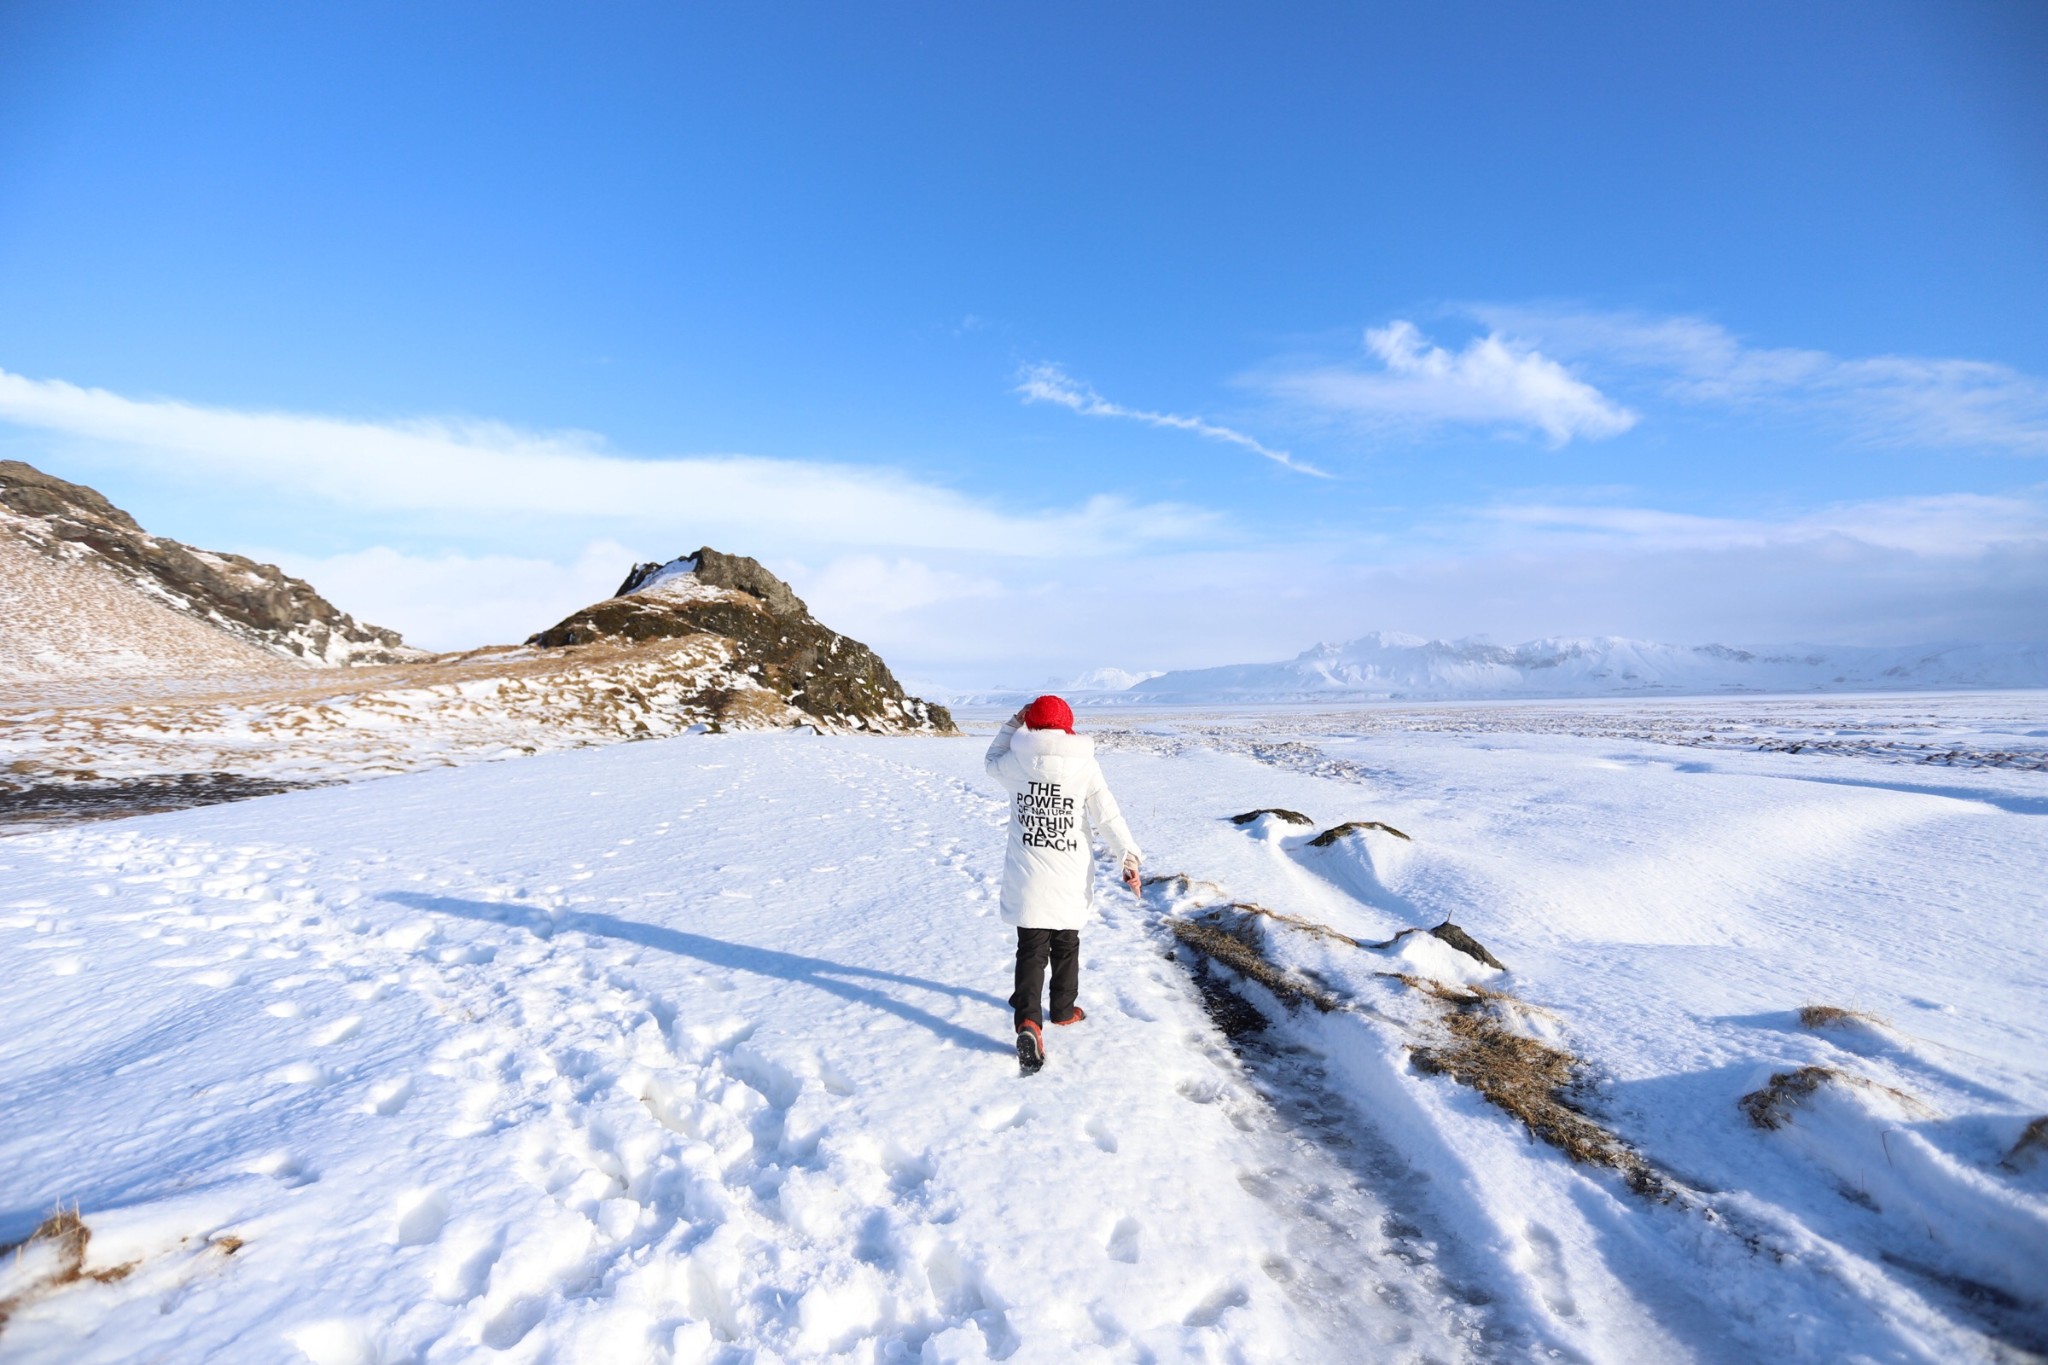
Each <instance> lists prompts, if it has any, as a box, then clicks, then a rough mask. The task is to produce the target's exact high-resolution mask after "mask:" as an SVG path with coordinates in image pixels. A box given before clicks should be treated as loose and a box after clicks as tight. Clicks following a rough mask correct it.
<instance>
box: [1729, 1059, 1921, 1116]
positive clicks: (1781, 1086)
mask: <svg viewBox="0 0 2048 1365" xmlns="http://www.w3.org/2000/svg"><path fill="white" fill-rule="evenodd" d="M1824 1085H1853V1086H1859V1087H1861V1088H1863V1089H1865V1090H1877V1091H1882V1092H1883V1093H1884V1094H1887V1095H1889V1096H1891V1097H1892V1098H1893V1099H1895V1100H1897V1101H1898V1102H1899V1103H1900V1104H1901V1105H1904V1106H1905V1107H1906V1108H1907V1109H1908V1110H1912V1111H1916V1112H1918V1113H1922V1114H1926V1113H1931V1112H1932V1111H1931V1110H1929V1109H1928V1108H1927V1106H1926V1105H1924V1104H1922V1103H1921V1102H1920V1101H1919V1100H1916V1099H1914V1098H1913V1097H1912V1096H1911V1095H1908V1094H1907V1093H1906V1092H1905V1091H1903V1090H1899V1089H1895V1088H1894V1087H1892V1086H1889V1085H1880V1084H1878V1083H1877V1082H1876V1081H1873V1080H1871V1079H1870V1078H1869V1077H1867V1076H1857V1075H1852V1074H1851V1073H1849V1072H1847V1071H1843V1070H1841V1069H1839V1068H1837V1067H1832V1066H1802V1067H1797V1068H1794V1069H1793V1070H1791V1071H1780V1072H1776V1073H1774V1074H1773V1075H1772V1077H1771V1079H1770V1080H1769V1081H1767V1082H1765V1083H1764V1085H1763V1087H1762V1088H1761V1089H1757V1090H1752V1091H1750V1092H1749V1093H1748V1094H1747V1095H1744V1096H1743V1097H1742V1098H1741V1099H1739V1100H1737V1101H1736V1103H1737V1104H1740V1105H1741V1106H1742V1112H1743V1113H1745V1114H1748V1115H1749V1121H1750V1122H1751V1123H1753V1124H1755V1125H1756V1126H1757V1127H1759V1128H1783V1127H1784V1126H1785V1125H1786V1124H1788V1123H1790V1122H1791V1121H1792V1111H1793V1110H1794V1109H1797V1108H1798V1107H1799V1106H1800V1105H1802V1104H1804V1103H1805V1102H1806V1101H1807V1100H1808V1099H1810V1098H1811V1097H1812V1096H1813V1094H1814V1093H1815V1092H1816V1091H1818V1090H1819V1089H1820V1088H1821V1087H1822V1086H1824Z"/></svg>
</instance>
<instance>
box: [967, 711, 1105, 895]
mask: <svg viewBox="0 0 2048 1365" xmlns="http://www.w3.org/2000/svg"><path fill="white" fill-rule="evenodd" d="M985 762H986V764H987V767H988V775H989V776H990V777H993V778H994V779H995V780H996V781H998V782H1000V783H1002V784H1003V786H1004V787H1005V788H1007V789H1008V791H1009V793H1010V797H1011V800H1010V844H1009V849H1008V851H1007V853H1006V855H1005V856H1004V859H1003V901H1002V909H1003V920H1004V921H1005V922H1006V923H1009V924H1014V925H1016V926H1017V927H1019V928H1020V929H1079V928H1080V927H1081V926H1082V925H1083V924H1084V923H1085V922H1086V920H1087V918H1088V893H1089V891H1090V889H1091V887H1092V886H1093V884H1094V876H1093V870H1094V868H1093V865H1094V859H1095V854H1094V851H1093V849H1092V848H1091V847H1090V846H1089V834H1090V832H1091V831H1092V832H1093V833H1094V834H1095V835H1097V836H1099V837H1100V838H1101V839H1102V841H1103V842H1104V843H1106V844H1108V845H1109V851H1110V853H1111V854H1112V855H1113V856H1114V857H1115V858H1116V860H1117V862H1118V864H1119V865H1121V864H1122V863H1123V862H1124V861H1126V860H1127V859H1134V858H1141V857H1143V856H1144V855H1143V854H1141V853H1140V852H1139V851H1138V843H1137V840H1135V839H1133V838H1131V829H1130V826H1129V825H1126V824H1125V823H1124V817H1123V813H1122V812H1121V811H1119V810H1118V809H1117V806H1116V798H1115V797H1114V796H1111V795H1110V794H1109V784H1108V783H1107V782H1105V781H1103V779H1102V769H1101V767H1100V766H1098V765H1097V764H1096V762H1095V741H1093V740H1091V739H1089V738H1088V737H1087V736H1085V735H1070V734H1068V733H1067V732H1066V731H1064V730H1020V729H1018V728H1017V722H1016V721H1014V720H1012V721H1011V722H1010V723H1009V724H1007V725H1005V726H1003V728H1002V729H1001V730H999V731H997V732H996V737H995V742H994V743H992V744H990V745H989V746H988V757H987V759H986V760H985Z"/></svg>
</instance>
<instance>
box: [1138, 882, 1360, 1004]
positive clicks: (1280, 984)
mask: <svg viewBox="0 0 2048 1365" xmlns="http://www.w3.org/2000/svg"><path fill="white" fill-rule="evenodd" d="M1228 908H1229V909H1232V910H1235V909H1240V908H1243V909H1252V908H1255V907H1238V906H1231V907H1228ZM1263 913H1268V914H1270V913H1271V912H1270V911H1266V912H1263ZM1166 923H1167V927H1168V928H1169V929H1171V930H1172V931H1173V936H1174V937H1175V938H1177V939H1179V940H1180V941H1181V942H1182V943H1184V944H1186V945H1187V946H1188V947H1190V948H1192V949H1194V950H1195V951H1196V952H1198V953H1201V954H1203V955H1204V956H1206V957H1211V958H1214V959H1215V960H1216V961H1218V962H1221V963H1222V964H1223V965H1224V966H1226V967H1228V968H1230V969H1231V970H1232V971H1234V972H1236V973H1237V974H1238V975H1240V976H1243V977H1246V978H1249V979H1250V980H1253V981H1256V982H1258V983H1259V984H1260V985H1261V986H1264V987H1265V988H1266V989H1267V990H1269V991H1271V992H1273V994H1274V995H1276V996H1278V997H1279V998H1280V1000H1281V1001H1282V1002H1283V1003H1285V1004H1286V1005H1288V1006H1290V1007H1292V1006H1294V1005H1298V1004H1301V1003H1302V1002H1303V1001H1306V1002H1307V1003H1309V1004H1311V1005H1314V1006H1315V1007H1316V1008H1317V1009H1318V1010H1320V1011H1322V1012H1323V1013H1325V1014H1328V1013H1329V1012H1330V1011H1331V1010H1334V1009H1336V1008H1337V998H1336V997H1335V996H1333V995H1331V994H1330V993H1329V992H1328V991H1326V990H1324V989H1322V988H1321V987H1320V986H1317V985H1316V984H1315V983H1313V982H1311V981H1307V980H1304V979H1303V978H1301V977H1299V976H1296V975H1295V974H1294V973H1293V972H1290V971H1288V970H1286V969H1285V968H1283V967H1280V966H1277V965H1275V964H1274V963H1273V962H1271V961H1269V960H1268V959H1267V957H1266V954H1265V952H1264V950H1263V947H1262V945H1261V944H1260V942H1259V940H1258V936H1257V931H1256V930H1254V929H1253V928H1252V927H1251V926H1250V924H1249V923H1248V921H1247V920H1246V919H1243V918H1240V919H1239V920H1237V921H1236V922H1235V923H1232V922H1230V921H1228V920H1227V919H1226V918H1225V917H1224V915H1223V914H1222V913H1219V912H1217V911H1211V912H1210V913H1209V914H1207V915H1204V916H1202V917H1200V918H1198V919H1182V918H1180V917H1178V916H1176V917H1174V918H1172V919H1169V920H1167V922H1166Z"/></svg>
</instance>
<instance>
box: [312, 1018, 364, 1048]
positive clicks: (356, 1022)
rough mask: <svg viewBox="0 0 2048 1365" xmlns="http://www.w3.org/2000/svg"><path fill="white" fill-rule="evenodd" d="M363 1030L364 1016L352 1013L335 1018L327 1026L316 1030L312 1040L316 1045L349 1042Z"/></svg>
mask: <svg viewBox="0 0 2048 1365" xmlns="http://www.w3.org/2000/svg"><path fill="white" fill-rule="evenodd" d="M362 1031H363V1016H361V1015H360V1014H351V1015H348V1016H346V1017H345V1018H341V1019H337V1020H335V1021H334V1022H333V1023H331V1024H329V1025H327V1026H326V1027H325V1028H322V1029H318V1030H315V1032H314V1034H313V1037H312V1040H311V1041H312V1043H313V1046H314V1047H333V1046H334V1045H335V1044H336V1043H345V1042H347V1041H348V1040H349V1039H351V1038H353V1037H355V1036H356V1035H357V1034H358V1033H361V1032H362Z"/></svg>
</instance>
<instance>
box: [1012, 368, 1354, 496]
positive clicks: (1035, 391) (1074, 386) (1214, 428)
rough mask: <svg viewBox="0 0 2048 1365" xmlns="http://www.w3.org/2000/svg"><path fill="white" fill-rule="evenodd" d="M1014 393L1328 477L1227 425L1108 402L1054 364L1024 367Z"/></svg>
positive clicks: (1323, 472) (1039, 401) (1026, 398)
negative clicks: (1235, 449) (1180, 434)
mask: <svg viewBox="0 0 2048 1365" xmlns="http://www.w3.org/2000/svg"><path fill="white" fill-rule="evenodd" d="M1017 392H1018V393H1021V394H1023V395H1024V401H1025V402H1027V403H1053V404H1057V405H1058V406H1060V407H1063V408H1067V409H1070V410H1071V411H1074V412H1077V413H1079V414H1081V416H1083V417H1120V418H1123V419H1124V420H1126V421H1131V422H1143V423H1144V424H1145V425H1147V426H1153V427H1165V428H1167V429H1169V430H1172V431H1191V432H1193V433H1195V434H1196V435H1197V436H1206V437H1208V438H1209V439H1210V440H1212V441H1227V442H1229V443H1230V444H1231V445H1234V446H1242V447H1243V448H1244V449H1246V450H1249V451H1251V452H1252V453H1253V454H1255V455H1263V456H1265V457H1266V458H1267V459H1269V460H1271V461H1272V462H1273V463H1275V464H1277V465H1281V466H1283V467H1285V468H1287V469H1291V470H1293V471H1294V472H1295V473H1297V474H1311V475H1314V476H1315V477H1316V478H1319V479H1327V478H1329V477H1331V476H1330V475H1329V474H1328V473H1327V472H1326V471H1324V470H1321V469H1317V468H1316V467H1315V466H1314V465H1312V464H1308V463H1305V462H1304V461H1301V460H1297V459H1295V458H1294V457H1293V456H1292V455H1290V454H1288V453H1287V452H1286V451H1284V450H1275V449H1273V448H1272V447H1271V446H1268V445H1265V444H1264V443H1262V442H1260V441H1257V440H1254V439H1253V438H1252V437H1250V436H1247V435H1245V434H1244V433H1243V432H1241V431H1235V430H1233V429H1231V428H1230V427H1226V426H1218V425H1217V424H1216V423H1214V422H1205V421H1203V420H1202V419H1201V418H1199V417H1183V416H1181V415H1179V414H1178V413H1172V412H1148V411H1146V410H1144V409H1143V408H1127V407H1125V406H1124V405H1123V404H1121V403H1112V402H1110V401H1109V400H1108V399H1107V398H1104V397H1103V396H1102V395H1101V394H1099V393H1097V392H1096V391H1095V390H1094V389H1092V388H1090V387H1089V386H1088V385H1086V384H1084V383H1082V382H1081V381H1080V380H1078V379H1075V378H1074V377H1073V376H1072V375H1070V374H1068V373H1067V372H1066V371H1065V370H1063V369H1061V368H1060V367H1059V366H1058V365H1054V364H1050V363H1043V364H1038V365H1027V366H1025V367H1024V370H1023V372H1022V375H1021V376H1020V382H1019V383H1018V385H1017Z"/></svg>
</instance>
